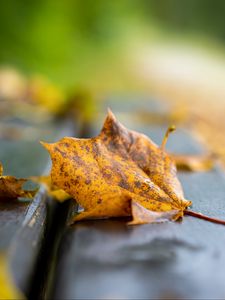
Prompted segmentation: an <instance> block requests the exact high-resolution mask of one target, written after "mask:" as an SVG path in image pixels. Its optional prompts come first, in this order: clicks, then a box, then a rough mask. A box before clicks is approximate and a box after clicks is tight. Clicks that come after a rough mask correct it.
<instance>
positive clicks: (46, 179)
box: [30, 176, 71, 202]
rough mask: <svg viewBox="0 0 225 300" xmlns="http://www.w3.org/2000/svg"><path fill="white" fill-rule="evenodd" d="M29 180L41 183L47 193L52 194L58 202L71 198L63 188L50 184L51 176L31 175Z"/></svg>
mask: <svg viewBox="0 0 225 300" xmlns="http://www.w3.org/2000/svg"><path fill="white" fill-rule="evenodd" d="M30 180H32V181H34V182H36V183H38V184H43V185H44V186H45V188H46V190H47V193H48V195H50V196H52V197H53V198H55V199H56V200H58V201H59V202H63V201H65V200H68V199H71V196H70V195H69V194H67V193H66V192H65V191H64V190H62V189H59V188H58V187H57V186H55V185H54V184H52V180H51V176H32V177H30Z"/></svg>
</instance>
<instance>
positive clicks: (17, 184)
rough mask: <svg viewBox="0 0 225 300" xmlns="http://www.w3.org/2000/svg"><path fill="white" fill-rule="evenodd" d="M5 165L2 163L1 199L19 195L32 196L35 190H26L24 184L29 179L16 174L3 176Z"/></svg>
mask: <svg viewBox="0 0 225 300" xmlns="http://www.w3.org/2000/svg"><path fill="white" fill-rule="evenodd" d="M2 174H3V167H2V164H1V163H0V200H4V199H17V198H18V197H24V198H32V197H33V196H34V193H35V191H26V190H24V189H23V185H24V183H25V182H27V179H24V178H20V179H18V178H16V177H14V176H3V175H2Z"/></svg>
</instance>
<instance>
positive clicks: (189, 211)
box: [184, 210, 225, 225]
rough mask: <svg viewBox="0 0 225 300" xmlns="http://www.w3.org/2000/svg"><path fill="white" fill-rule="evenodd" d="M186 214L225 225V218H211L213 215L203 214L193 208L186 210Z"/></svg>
mask: <svg viewBox="0 0 225 300" xmlns="http://www.w3.org/2000/svg"><path fill="white" fill-rule="evenodd" d="M184 214H185V215H188V216H192V217H195V218H198V219H202V220H206V221H209V222H213V223H217V224H221V225H225V220H220V219H215V218H211V217H208V216H205V215H203V214H201V213H197V212H195V211H192V210H185V211H184Z"/></svg>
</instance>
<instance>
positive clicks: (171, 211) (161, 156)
mask: <svg viewBox="0 0 225 300" xmlns="http://www.w3.org/2000/svg"><path fill="white" fill-rule="evenodd" d="M172 130H173V128H170V129H169V130H168V131H167V133H166V136H165V138H164V140H163V143H162V145H161V146H157V145H156V144H155V143H154V142H153V141H152V140H151V139H149V138H148V137H147V136H145V135H143V134H140V133H137V132H135V131H131V130H128V129H126V128H125V127H124V126H123V125H122V124H120V123H119V122H118V121H117V120H116V118H115V116H114V115H113V114H112V113H111V112H110V111H109V113H108V116H107V118H106V120H105V123H104V126H103V128H102V131H101V133H100V134H99V135H98V136H97V137H94V138H90V139H78V138H71V137H65V138H63V139H61V140H60V141H59V142H57V143H54V144H47V143H42V144H43V145H44V146H45V147H46V149H47V150H48V151H49V153H50V155H51V159H52V170H51V178H52V182H53V184H54V185H56V186H58V187H59V188H61V189H63V190H64V191H66V192H67V193H68V194H70V195H71V196H72V197H73V198H74V199H76V201H77V202H78V203H79V204H80V205H81V206H82V207H83V208H84V212H81V213H80V214H79V215H78V216H75V218H74V221H78V220H82V219H87V218H105V217H121V216H133V215H132V214H135V212H136V207H137V205H138V206H141V207H143V208H145V209H146V210H149V211H151V212H156V213H157V212H158V213H163V212H166V214H161V215H159V214H157V216H156V214H152V217H151V218H150V219H148V220H147V219H146V217H145V216H144V214H143V218H141V217H140V215H139V216H138V218H137V216H133V217H134V219H133V221H134V222H135V224H140V223H143V222H145V223H146V222H147V223H149V222H161V220H162V218H163V219H173V220H177V219H178V218H180V217H182V216H183V211H184V210H185V209H186V208H187V207H188V206H190V205H191V201H188V200H185V198H184V195H183V190H182V187H181V184H180V182H179V180H178V178H177V174H176V165H175V163H174V161H173V159H172V158H171V157H170V156H169V155H168V154H167V153H166V151H165V150H164V146H165V143H166V140H167V138H168V134H169V132H170V131H172ZM136 215H137V214H136ZM153 216H154V217H153Z"/></svg>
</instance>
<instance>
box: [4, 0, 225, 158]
mask: <svg viewBox="0 0 225 300" xmlns="http://www.w3.org/2000/svg"><path fill="white" fill-rule="evenodd" d="M224 13H225V1H224V0H182V1H180V0H64V1H56V0H38V1H37V0H33V1H29V0H20V1H17V0H7V1H2V2H1V9H0V38H1V42H0V67H1V72H0V97H1V100H0V102H1V106H0V115H1V116H3V117H5V116H6V115H7V113H9V110H10V113H11V112H12V107H13V106H14V107H15V108H14V110H13V111H14V114H20V115H26V114H27V116H28V115H30V114H29V113H23V112H21V110H22V109H21V103H22V102H21V101H23V107H28V106H29V105H30V104H32V105H36V107H39V108H40V107H41V109H42V111H43V110H45V111H47V112H50V113H51V114H55V113H59V112H62V111H65V110H66V109H68V108H71V107H72V106H71V103H72V102H73V103H75V102H76V105H75V106H76V108H77V107H78V108H79V109H80V110H85V109H86V108H84V106H85V107H89V108H88V110H89V112H88V113H87V114H89V115H90V114H92V113H94V106H95V105H97V102H98V100H97V99H100V98H101V99H104V98H106V97H107V96H108V95H112V94H116V93H125V92H126V93H129V94H133V95H134V94H135V95H139V94H145V95H149V96H151V97H153V98H157V99H160V100H161V101H162V100H163V101H169V102H170V103H172V104H173V113H175V114H178V115H181V116H182V117H183V116H184V115H185V114H188V115H189V116H191V118H192V119H191V120H192V124H194V125H195V129H196V130H197V131H200V133H201V135H204V136H205V138H206V140H208V141H209V140H210V143H209V144H210V145H211V148H214V149H215V148H216V149H218V152H219V153H220V155H221V156H224V157H225V139H224V136H223V129H225V124H224V120H223V119H224V118H223V112H224V106H225V99H224V97H225V86H224V82H225V51H224V50H225V18H224ZM71 99H72V100H71ZM90 99H92V100H90ZM93 99H94V100H93ZM137 99H138V97H137ZM9 101H11V102H9ZM12 102H13V103H14V104H13V105H12ZM7 103H10V109H9V107H8V105H7ZM18 103H19V104H18ZM84 103H85V105H84ZM28 104H29V105H28ZM65 108H66V109H65ZM38 116H39V115H38ZM42 118H44V115H43V114H42ZM212 136H213V139H211V137H212ZM212 140H213V141H212ZM224 161H225V159H224Z"/></svg>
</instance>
